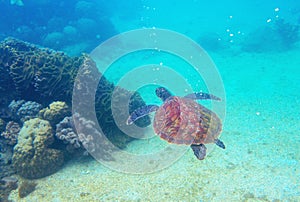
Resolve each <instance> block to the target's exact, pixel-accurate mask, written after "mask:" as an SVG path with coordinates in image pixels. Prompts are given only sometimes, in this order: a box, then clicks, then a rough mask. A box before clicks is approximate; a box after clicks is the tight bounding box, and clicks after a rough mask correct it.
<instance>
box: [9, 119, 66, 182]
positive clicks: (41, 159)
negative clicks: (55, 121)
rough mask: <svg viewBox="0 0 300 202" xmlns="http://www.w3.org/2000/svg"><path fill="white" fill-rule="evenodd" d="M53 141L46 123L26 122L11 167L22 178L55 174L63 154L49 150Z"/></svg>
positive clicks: (34, 120)
mask: <svg viewBox="0 0 300 202" xmlns="http://www.w3.org/2000/svg"><path fill="white" fill-rule="evenodd" d="M53 141H54V137H53V134H52V128H51V125H50V123H49V122H48V121H46V120H42V119H39V118H34V119H30V120H28V121H26V122H25V123H24V125H23V127H22V128H21V131H20V133H19V136H18V143H17V145H16V146H15V147H14V154H13V166H14V168H15V170H16V172H17V173H18V174H19V175H21V176H22V177H25V178H28V179H36V178H41V177H45V176H47V175H50V174H52V173H54V172H56V171H57V170H58V169H59V168H60V167H61V166H62V164H63V162H64V156H63V152H62V151H60V150H56V149H52V148H50V146H51V144H52V143H53Z"/></svg>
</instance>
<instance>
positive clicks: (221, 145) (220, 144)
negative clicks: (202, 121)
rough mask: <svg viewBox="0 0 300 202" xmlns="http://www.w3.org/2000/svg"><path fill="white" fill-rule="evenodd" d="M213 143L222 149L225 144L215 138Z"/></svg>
mask: <svg viewBox="0 0 300 202" xmlns="http://www.w3.org/2000/svg"><path fill="white" fill-rule="evenodd" d="M215 144H216V145H218V146H219V147H221V148H222V149H225V144H224V143H223V142H222V141H221V140H219V139H215Z"/></svg>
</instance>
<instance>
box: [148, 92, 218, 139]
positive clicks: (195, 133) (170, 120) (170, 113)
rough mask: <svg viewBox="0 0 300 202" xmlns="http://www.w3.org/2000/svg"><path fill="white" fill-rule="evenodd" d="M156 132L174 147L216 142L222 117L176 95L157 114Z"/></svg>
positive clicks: (155, 121)
mask: <svg viewBox="0 0 300 202" xmlns="http://www.w3.org/2000/svg"><path fill="white" fill-rule="evenodd" d="M153 127H154V131H155V133H156V134H158V135H159V136H160V137H161V138H162V139H164V140H166V141H168V142H169V143H174V144H186V145H191V144H207V143H213V142H214V140H215V139H217V138H218V136H219V135H220V133H221V130H222V123H221V120H220V118H219V117H218V116H217V115H216V114H215V113H214V112H212V111H211V110H209V109H207V108H205V107H204V106H202V105H200V104H198V103H197V102H195V101H194V100H192V99H188V98H182V97H177V96H173V97H170V98H169V99H167V100H166V101H165V102H164V103H163V105H162V106H161V107H160V108H159V109H158V110H157V111H156V113H155V117H154V123H153Z"/></svg>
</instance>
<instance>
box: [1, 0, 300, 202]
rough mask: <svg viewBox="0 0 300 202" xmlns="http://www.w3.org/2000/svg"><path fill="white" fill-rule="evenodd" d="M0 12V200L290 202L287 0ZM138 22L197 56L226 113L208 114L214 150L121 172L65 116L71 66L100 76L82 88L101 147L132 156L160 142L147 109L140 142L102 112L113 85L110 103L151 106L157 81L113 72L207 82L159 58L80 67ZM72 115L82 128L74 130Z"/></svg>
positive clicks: (295, 179)
mask: <svg viewBox="0 0 300 202" xmlns="http://www.w3.org/2000/svg"><path fill="white" fill-rule="evenodd" d="M0 13H1V14H0V40H1V43H0V133H1V136H0V152H1V153H0V154H1V156H0V173H1V175H0V178H1V179H0V180H1V181H0V201H10V200H11V201H274V202H275V201H300V163H299V161H300V149H299V145H300V134H299V132H300V95H299V92H300V79H299V75H300V2H299V1H298V0H272V1H271V0H266V1H259V0H253V1H237V0H226V1H221V0H212V1H209V2H208V1H203V0H188V1H179V0H175V1H158V0H128V1H124V0H111V1H103V0H79V1H78V0H69V1H63V0H60V1H57V0H53V1H49V0H40V1H33V0H23V1H21V0H0ZM145 28H151V29H153V30H155V29H167V30H172V31H175V32H178V33H180V34H182V35H184V36H185V37H187V38H190V39H191V40H193V41H195V42H196V43H197V44H198V45H200V46H201V47H202V48H203V49H204V50H205V51H206V52H207V54H208V55H209V56H210V58H211V60H212V61H213V63H214V64H215V66H216V68H217V70H218V72H219V74H220V76H221V78H222V81H223V83H222V85H223V86H224V89H225V94H224V95H223V94H220V95H216V96H221V97H222V100H223V101H222V104H223V105H225V107H226V113H225V111H221V112H220V114H218V112H216V113H217V114H218V115H219V116H220V117H221V118H222V125H223V130H222V133H221V136H220V139H221V140H222V141H223V142H224V144H225V145H226V149H225V150H223V149H220V148H217V147H216V148H215V147H212V148H211V149H210V152H209V154H208V155H207V157H206V158H205V159H204V160H202V161H199V160H197V159H196V158H195V156H194V155H193V152H192V150H191V149H187V150H186V152H184V154H183V155H182V156H181V157H180V158H178V160H176V161H174V162H173V163H172V164H171V165H170V166H167V167H166V168H164V169H161V170H157V171H155V172H152V173H151V172H150V173H144V174H134V173H124V172H118V171H115V170H114V169H110V168H109V167H108V166H105V165H103V164H101V163H100V162H98V161H96V160H95V159H94V158H93V157H92V156H90V155H88V152H87V150H88V151H89V150H95V149H96V150H97V149H99V148H97V145H96V144H93V143H94V142H93V138H92V137H91V136H89V134H98V133H99V131H97V129H96V127H94V126H95V123H94V122H93V123H91V122H89V121H88V120H85V119H84V118H83V117H80V116H79V115H76V114H74V113H73V119H74V120H72V116H71V115H72V113H71V111H72V104H73V103H72V98H73V97H72V96H74V95H72V93H73V86H74V82H76V81H77V79H78V77H76V76H77V75H78V74H80V71H79V67H83V69H85V68H86V69H85V70H87V71H86V72H88V73H87V74H88V76H90V77H89V78H90V79H91V80H93V79H94V76H95V75H98V76H99V71H100V74H103V77H102V79H101V80H100V82H99V84H98V85H97V89H96V96H95V111H96V116H97V120H98V122H99V125H100V126H101V128H102V129H103V132H104V134H105V135H106V136H107V138H108V139H109V140H110V141H112V142H113V144H114V145H116V146H117V147H118V148H119V149H121V150H123V151H127V152H129V153H132V154H136V155H139V154H141V153H147V154H151V153H155V152H157V151H160V150H161V149H162V148H164V147H166V145H168V143H166V142H165V141H163V140H162V139H160V138H159V137H158V136H156V135H155V134H154V131H153V129H152V124H150V120H151V119H152V118H153V116H145V117H143V119H141V120H139V122H138V123H137V126H139V127H141V128H144V130H143V132H144V133H145V134H144V135H145V137H143V138H141V139H139V138H134V137H131V136H127V135H128V134H127V135H126V133H125V132H124V131H123V130H122V129H120V128H119V127H118V124H117V123H116V121H115V120H114V119H113V116H112V109H111V99H112V92H113V91H117V92H118V93H117V99H119V100H122V98H124V97H128V96H129V97H131V98H130V103H129V111H130V112H132V111H133V110H134V109H136V108H138V107H140V106H144V105H145V104H158V105H160V104H161V101H160V100H159V99H158V98H157V97H156V96H155V92H154V91H155V88H156V87H157V86H158V85H159V84H160V83H155V82H153V83H147V82H146V81H148V79H149V78H152V77H150V74H144V75H143V74H142V75H135V76H134V78H132V77H131V79H130V80H129V82H127V83H126V85H122V78H123V77H125V76H126V74H129V73H130V72H131V71H132V70H133V69H134V67H137V66H143V65H147V64H151V65H158V66H159V65H161V64H164V65H166V66H168V67H171V69H172V70H173V71H174V72H177V73H178V74H180V75H181V76H182V77H184V78H185V81H186V82H188V83H189V84H190V87H191V89H192V90H193V91H203V92H207V91H208V87H207V86H206V85H205V82H204V81H203V78H201V75H200V76H199V75H195V73H193V71H192V69H193V68H192V67H190V66H189V65H188V64H186V62H185V61H182V60H181V59H180V58H178V57H177V58H176V57H174V56H170V55H168V54H165V53H159V54H157V53H155V54H153V52H151V51H147V50H144V51H141V52H138V53H132V54H129V55H128V56H126V57H124V58H121V59H119V60H117V61H115V62H114V63H113V64H111V67H110V68H109V69H107V71H105V72H101V67H98V68H97V67H96V64H94V63H93V59H94V58H93V57H90V56H89V53H91V52H92V51H93V50H94V49H95V48H96V47H97V46H99V45H100V44H101V43H102V42H105V41H106V40H107V39H109V38H110V37H113V36H115V35H117V34H121V33H123V32H127V31H130V30H134V29H145ZM172 43H176V42H172ZM91 55H93V52H92V54H91ZM108 55H109V53H108ZM100 58H101V57H100ZM103 59H104V60H105V59H106V58H105V57H104V56H103ZM96 62H97V63H98V62H99V61H96ZM153 67H154V66H153ZM162 69H163V68H162ZM153 71H155V72H154V73H153V75H154V76H155V75H157V77H158V78H159V81H163V84H167V86H168V88H169V89H170V90H171V91H172V92H174V93H175V94H178V95H180V96H184V95H185V94H187V92H188V91H189V90H187V89H186V88H185V87H183V85H181V83H180V82H179V81H178V82H177V81H176V80H174V79H173V77H169V75H164V74H162V73H161V74H160V73H159V72H160V69H158V68H157V66H155V69H153ZM153 75H152V76H153ZM143 80H145V85H144V86H143V87H141V88H139V89H138V90H137V89H134V86H135V85H134V84H135V83H136V82H141V81H143ZM81 82H83V83H84V81H81ZM123 84H124V83H123ZM116 89H117V90H116ZM134 90H137V92H133V91H134ZM85 96H86V97H84V99H87V100H88V95H85ZM199 103H201V104H203V105H205V106H207V107H208V108H211V107H212V103H211V102H210V101H200V102H199ZM127 110H128V109H127ZM118 114H120V115H121V116H123V115H124V114H125V115H124V116H126V115H127V114H128V112H127V111H126V113H125V112H124V110H123V108H120V109H119V111H118ZM74 122H75V125H76V122H77V123H78V124H79V125H80V124H82V125H89V126H92V127H91V128H92V129H90V131H89V134H87V133H86V134H79V133H78V132H76V129H75V127H74ZM129 131H130V132H129V133H132V134H135V133H138V132H137V131H135V130H133V129H132V128H131V129H129ZM175 147H177V145H175ZM178 147H181V146H178ZM103 149H104V152H103V156H101V157H103V159H105V160H109V161H112V158H111V156H110V155H111V152H113V151H110V149H109V148H107V149H106V148H103ZM124 161H125V162H126V159H124ZM154 162H155V160H154ZM141 168H143V165H141ZM120 170H122V169H120ZM125 170H126V169H125Z"/></svg>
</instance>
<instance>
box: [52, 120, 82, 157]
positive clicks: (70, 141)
mask: <svg viewBox="0 0 300 202" xmlns="http://www.w3.org/2000/svg"><path fill="white" fill-rule="evenodd" d="M55 136H56V137H57V138H58V139H60V140H62V141H63V142H64V143H65V144H67V151H69V152H71V153H72V152H73V151H74V150H75V149H79V148H80V147H82V144H81V142H80V140H79V138H78V135H77V133H76V129H75V127H74V122H73V119H72V117H71V116H69V117H65V118H64V119H63V120H62V121H61V122H59V123H58V124H57V125H56V134H55Z"/></svg>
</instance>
